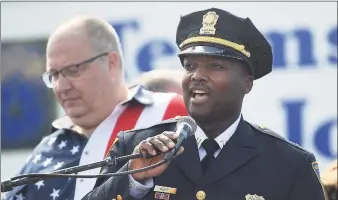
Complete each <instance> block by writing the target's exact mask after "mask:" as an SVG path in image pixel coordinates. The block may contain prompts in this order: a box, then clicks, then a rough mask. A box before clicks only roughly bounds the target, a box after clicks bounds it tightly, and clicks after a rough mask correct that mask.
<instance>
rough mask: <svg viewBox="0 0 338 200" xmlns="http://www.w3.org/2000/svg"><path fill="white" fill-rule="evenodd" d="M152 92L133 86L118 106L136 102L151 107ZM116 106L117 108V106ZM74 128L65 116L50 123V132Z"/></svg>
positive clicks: (139, 86) (152, 101)
mask: <svg viewBox="0 0 338 200" xmlns="http://www.w3.org/2000/svg"><path fill="white" fill-rule="evenodd" d="M152 93H153V92H151V91H148V90H146V89H145V88H144V87H143V86H141V85H135V86H132V87H130V88H129V90H128V97H127V99H126V100H125V101H123V102H121V103H119V104H118V105H123V106H125V105H128V104H130V103H133V102H137V103H140V104H143V105H146V106H147V105H151V104H153V103H154V100H153V95H152ZM118 105H117V106H118ZM73 126H74V124H73V122H72V121H71V119H70V118H69V117H68V116H67V115H64V116H62V117H60V118H58V119H56V120H54V121H53V122H52V127H53V128H52V130H53V131H54V130H55V129H61V128H64V129H71V128H72V127H73Z"/></svg>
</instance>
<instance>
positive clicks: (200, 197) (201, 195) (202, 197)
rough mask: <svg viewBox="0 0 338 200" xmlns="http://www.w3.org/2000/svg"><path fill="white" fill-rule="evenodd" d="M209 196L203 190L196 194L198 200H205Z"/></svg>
mask: <svg viewBox="0 0 338 200" xmlns="http://www.w3.org/2000/svg"><path fill="white" fill-rule="evenodd" d="M206 196H207V195H206V194H205V192H204V191H202V190H200V191H198V192H197V193H196V198H197V199H198V200H205V197H206Z"/></svg>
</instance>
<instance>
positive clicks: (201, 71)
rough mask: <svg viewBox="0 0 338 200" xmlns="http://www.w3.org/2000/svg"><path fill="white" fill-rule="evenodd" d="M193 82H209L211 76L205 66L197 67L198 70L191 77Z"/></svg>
mask: <svg viewBox="0 0 338 200" xmlns="http://www.w3.org/2000/svg"><path fill="white" fill-rule="evenodd" d="M191 80H193V81H198V82H207V81H208V80H209V76H208V73H207V69H206V67H204V66H198V67H196V70H195V71H194V73H193V75H192V76H191Z"/></svg>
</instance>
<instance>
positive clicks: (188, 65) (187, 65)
mask: <svg viewBox="0 0 338 200" xmlns="http://www.w3.org/2000/svg"><path fill="white" fill-rule="evenodd" d="M183 67H184V69H185V70H192V69H193V68H194V67H195V65H194V64H191V63H184V65H183Z"/></svg>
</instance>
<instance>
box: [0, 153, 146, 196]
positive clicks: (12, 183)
mask: <svg viewBox="0 0 338 200" xmlns="http://www.w3.org/2000/svg"><path fill="white" fill-rule="evenodd" d="M142 156H143V155H142V154H132V155H127V156H121V157H111V156H108V157H107V158H106V159H105V160H103V161H99V162H95V163H91V164H87V165H81V166H75V167H70V168H65V169H61V170H57V171H52V172H50V173H46V174H26V175H21V176H16V177H14V178H11V179H9V180H6V181H3V182H1V192H7V191H10V190H12V189H13V187H17V186H20V185H25V184H29V183H36V182H38V181H41V180H43V179H44V178H53V177H57V176H53V175H60V174H74V173H77V172H81V171H86V170H90V169H94V168H99V167H105V166H115V165H117V163H118V162H122V161H126V160H129V159H134V158H139V157H142ZM42 175H44V176H42ZM74 176H76V175H74ZM92 178H94V177H92Z"/></svg>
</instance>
